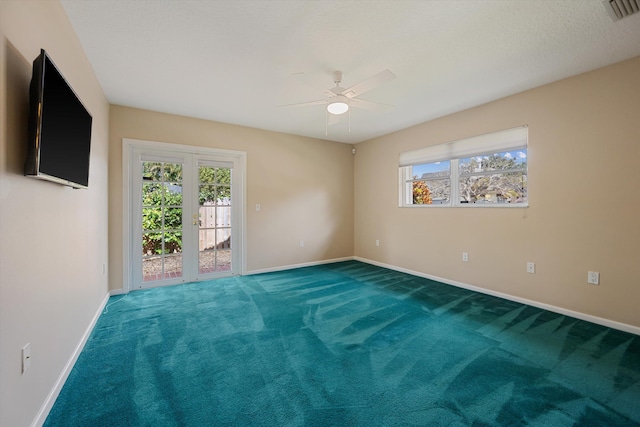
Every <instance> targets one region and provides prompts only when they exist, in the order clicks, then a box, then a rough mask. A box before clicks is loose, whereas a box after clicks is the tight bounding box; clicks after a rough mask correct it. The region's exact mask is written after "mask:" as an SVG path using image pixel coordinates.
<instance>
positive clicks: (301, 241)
mask: <svg viewBox="0 0 640 427" xmlns="http://www.w3.org/2000/svg"><path fill="white" fill-rule="evenodd" d="M300 247H301V248H304V240H300Z"/></svg>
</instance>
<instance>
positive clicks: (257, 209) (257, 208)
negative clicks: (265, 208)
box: [256, 203, 262, 212]
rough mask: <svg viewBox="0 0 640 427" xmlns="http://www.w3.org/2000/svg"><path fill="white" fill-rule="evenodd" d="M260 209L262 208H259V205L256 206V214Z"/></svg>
mask: <svg viewBox="0 0 640 427" xmlns="http://www.w3.org/2000/svg"><path fill="white" fill-rule="evenodd" d="M261 209H262V206H260V203H257V204H256V212H260V210H261Z"/></svg>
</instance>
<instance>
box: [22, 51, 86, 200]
mask: <svg viewBox="0 0 640 427" xmlns="http://www.w3.org/2000/svg"><path fill="white" fill-rule="evenodd" d="M29 97H30V112H29V146H28V157H27V161H26V163H25V170H24V174H25V175H27V176H31V177H34V178H39V179H45V180H49V181H53V182H57V183H59V184H63V185H68V186H71V187H74V188H87V187H88V185H89V155H90V152H91V122H92V117H91V114H89V112H88V111H87V109H86V108H85V107H84V105H83V104H82V102H81V101H80V99H79V98H78V96H77V95H76V94H75V92H74V91H73V89H72V88H71V86H69V84H68V83H67V81H66V80H65V78H64V77H63V76H62V74H61V73H60V71H59V70H58V68H57V67H56V66H55V64H54V63H53V61H52V60H51V58H50V57H49V55H47V53H46V52H45V51H44V50H41V51H40V55H39V56H38V57H37V58H36V59H35V60H34V61H33V75H32V77H31V85H30V88H29Z"/></svg>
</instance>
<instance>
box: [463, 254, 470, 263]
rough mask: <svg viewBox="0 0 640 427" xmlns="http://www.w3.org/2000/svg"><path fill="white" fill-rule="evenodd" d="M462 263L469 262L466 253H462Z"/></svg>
mask: <svg viewBox="0 0 640 427" xmlns="http://www.w3.org/2000/svg"><path fill="white" fill-rule="evenodd" d="M462 261H464V262H469V254H468V253H467V252H462Z"/></svg>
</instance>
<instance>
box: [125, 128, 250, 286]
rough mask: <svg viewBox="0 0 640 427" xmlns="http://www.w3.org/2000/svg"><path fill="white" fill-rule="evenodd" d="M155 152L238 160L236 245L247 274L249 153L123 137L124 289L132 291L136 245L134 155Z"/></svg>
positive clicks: (241, 267)
mask: <svg viewBox="0 0 640 427" xmlns="http://www.w3.org/2000/svg"><path fill="white" fill-rule="evenodd" d="M145 148H146V149H152V150H162V151H166V152H175V153H178V154H180V153H181V154H190V155H194V156H221V157H229V158H232V159H233V160H234V163H235V164H236V165H237V166H236V167H237V169H238V171H237V173H238V175H237V177H239V178H240V182H235V183H234V184H233V185H234V186H238V191H239V193H240V197H238V199H237V200H239V201H238V206H237V212H238V216H239V224H240V227H239V228H240V230H238V232H239V234H240V238H239V239H238V241H239V243H240V245H238V246H240V247H237V246H235V247H234V251H238V253H239V255H240V257H239V258H240V268H239V272H240V274H241V275H245V274H246V272H247V257H246V247H247V245H246V240H247V239H246V225H247V224H246V194H247V191H246V182H247V180H246V174H247V172H246V171H247V153H246V152H244V151H236V150H226V149H221V148H210V147H197V146H192V145H182V144H171V143H166V142H157V141H145V140H140V139H131V138H123V139H122V288H123V292H124V293H127V292H129V291H131V290H132V274H133V272H132V264H133V263H132V260H133V256H134V254H133V253H132V245H131V243H130V235H131V231H132V226H133V222H132V221H133V219H132V218H131V208H132V206H133V201H132V197H133V195H132V194H131V180H132V179H133V158H134V156H133V152H134V150H136V149H145Z"/></svg>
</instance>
